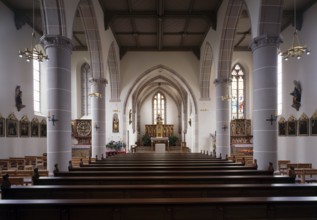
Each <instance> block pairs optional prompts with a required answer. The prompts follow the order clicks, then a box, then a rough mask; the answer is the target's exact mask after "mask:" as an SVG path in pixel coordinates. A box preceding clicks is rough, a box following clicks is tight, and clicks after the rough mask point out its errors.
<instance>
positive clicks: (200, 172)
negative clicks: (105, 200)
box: [54, 170, 273, 177]
mask: <svg viewBox="0 0 317 220" xmlns="http://www.w3.org/2000/svg"><path fill="white" fill-rule="evenodd" d="M54 175H55V176H61V177H68V176H69V177H71V176H95V177H97V176H118V177H120V176H243V175H250V176H260V175H262V176H263V175H273V172H272V171H267V170H115V171H91V170H87V171H71V172H58V173H55V174H54Z"/></svg>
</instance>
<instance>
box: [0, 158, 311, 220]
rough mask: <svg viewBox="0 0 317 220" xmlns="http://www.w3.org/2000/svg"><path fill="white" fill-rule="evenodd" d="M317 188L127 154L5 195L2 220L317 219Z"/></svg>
mask: <svg viewBox="0 0 317 220" xmlns="http://www.w3.org/2000/svg"><path fill="white" fill-rule="evenodd" d="M316 196H317V184H297V183H295V179H294V178H291V177H289V176H286V175H281V176H280V175H273V172H272V171H266V170H257V169H256V168H255V167H250V166H243V165H242V164H241V163H238V162H233V161H231V160H225V159H220V158H213V157H211V156H208V155H205V154H200V153H165V154H157V153H140V154H139V153H136V154H120V155H115V156H112V157H108V158H107V159H103V160H97V161H95V162H90V163H89V164H84V165H82V166H80V167H75V166H74V167H70V168H69V171H68V172H59V171H57V172H55V175H54V176H49V177H42V176H40V177H39V178H38V179H36V178H33V184H32V185H29V186H11V187H10V188H7V189H4V190H2V200H1V201H0V219H1V220H2V219H3V220H11V219H15V220H20V219H21V220H22V219H23V220H28V219H32V220H37V219H47V220H64V219H69V220H75V219H76V220H82V219H88V218H91V217H94V218H98V219H99V218H102V219H123V220H126V219H129V220H130V219H158V220H163V219H184V220H185V219H232V220H233V219H316V218H317V212H316V210H317V197H316Z"/></svg>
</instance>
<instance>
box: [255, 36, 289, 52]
mask: <svg viewBox="0 0 317 220" xmlns="http://www.w3.org/2000/svg"><path fill="white" fill-rule="evenodd" d="M282 42H283V41H282V40H281V38H280V37H279V36H268V35H261V36H258V37H256V38H254V39H253V41H252V43H251V45H250V47H251V49H252V51H255V50H256V49H258V48H260V47H266V46H279V44H280V43H282Z"/></svg>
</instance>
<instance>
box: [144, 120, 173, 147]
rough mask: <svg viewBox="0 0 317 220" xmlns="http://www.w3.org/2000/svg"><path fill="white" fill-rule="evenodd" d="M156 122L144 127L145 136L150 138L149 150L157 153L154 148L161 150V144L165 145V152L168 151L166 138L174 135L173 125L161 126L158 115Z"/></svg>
mask: <svg viewBox="0 0 317 220" xmlns="http://www.w3.org/2000/svg"><path fill="white" fill-rule="evenodd" d="M156 121H157V122H156V124H152V125H145V134H146V135H148V136H150V137H151V150H153V151H157V149H156V148H159V147H160V148H161V146H162V144H165V150H166V151H168V150H169V139H168V137H170V136H172V135H173V134H174V125H168V124H163V122H162V118H161V117H160V115H158V117H157V119H156ZM160 152H162V150H160Z"/></svg>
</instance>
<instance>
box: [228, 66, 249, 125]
mask: <svg viewBox="0 0 317 220" xmlns="http://www.w3.org/2000/svg"><path fill="white" fill-rule="evenodd" d="M231 77H232V82H231V119H242V118H245V109H246V107H245V103H246V102H245V74H244V71H243V69H242V68H241V66H240V65H239V64H236V65H235V66H234V68H233V70H232V72H231Z"/></svg>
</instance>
